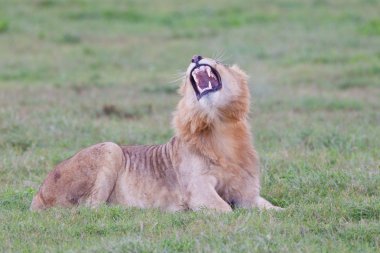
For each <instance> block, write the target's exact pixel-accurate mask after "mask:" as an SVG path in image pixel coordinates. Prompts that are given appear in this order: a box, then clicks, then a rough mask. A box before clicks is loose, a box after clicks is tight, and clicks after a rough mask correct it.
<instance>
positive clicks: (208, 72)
mask: <svg viewBox="0 0 380 253" xmlns="http://www.w3.org/2000/svg"><path fill="white" fill-rule="evenodd" d="M207 74H208V77H211V69H210V68H207Z"/></svg>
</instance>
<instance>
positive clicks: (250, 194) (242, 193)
mask: <svg viewBox="0 0 380 253" xmlns="http://www.w3.org/2000/svg"><path fill="white" fill-rule="evenodd" d="M240 185H241V187H240V188H239V193H238V194H236V199H234V202H235V204H236V206H237V207H242V208H258V209H260V210H282V209H283V208H281V207H278V206H275V205H273V204H272V203H270V202H269V201H268V200H266V199H264V198H263V197H261V196H260V182H259V180H258V179H257V178H251V179H250V180H244V182H241V184H240Z"/></svg>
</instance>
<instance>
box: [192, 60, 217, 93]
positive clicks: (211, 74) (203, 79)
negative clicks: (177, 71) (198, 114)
mask: <svg viewBox="0 0 380 253" xmlns="http://www.w3.org/2000/svg"><path fill="white" fill-rule="evenodd" d="M189 79H190V82H191V85H192V86H193V89H194V91H195V94H196V96H197V99H198V100H199V99H201V98H202V97H203V96H204V95H206V94H208V93H210V92H215V91H217V90H220V89H221V88H222V81H221V78H220V75H219V72H218V71H217V70H216V69H215V68H213V67H212V66H210V65H209V64H207V63H200V64H197V65H195V66H193V68H192V69H191V70H190V75H189Z"/></svg>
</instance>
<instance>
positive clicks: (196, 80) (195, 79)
mask: <svg viewBox="0 0 380 253" xmlns="http://www.w3.org/2000/svg"><path fill="white" fill-rule="evenodd" d="M193 78H194V81H195V82H196V83H198V78H197V75H194V74H193Z"/></svg>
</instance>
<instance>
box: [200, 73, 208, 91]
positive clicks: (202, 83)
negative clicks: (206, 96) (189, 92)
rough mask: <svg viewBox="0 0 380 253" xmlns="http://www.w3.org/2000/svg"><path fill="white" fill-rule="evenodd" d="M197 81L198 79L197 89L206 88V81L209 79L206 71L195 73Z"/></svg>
mask: <svg viewBox="0 0 380 253" xmlns="http://www.w3.org/2000/svg"><path fill="white" fill-rule="evenodd" d="M197 79H198V87H199V88H201V89H205V88H207V87H208V81H209V80H210V78H209V77H208V75H207V72H206V71H202V72H198V73H197Z"/></svg>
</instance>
